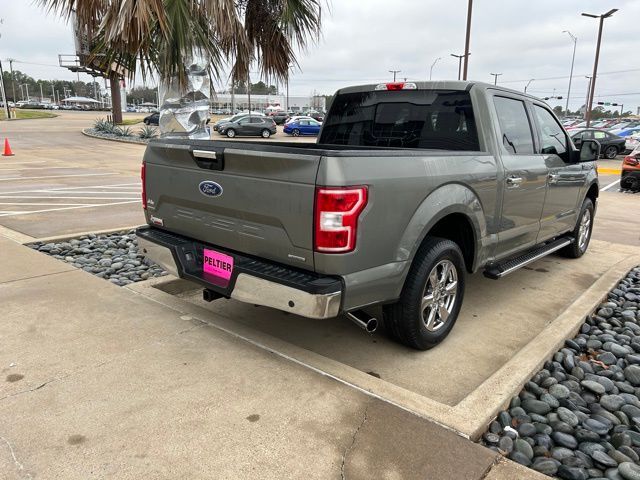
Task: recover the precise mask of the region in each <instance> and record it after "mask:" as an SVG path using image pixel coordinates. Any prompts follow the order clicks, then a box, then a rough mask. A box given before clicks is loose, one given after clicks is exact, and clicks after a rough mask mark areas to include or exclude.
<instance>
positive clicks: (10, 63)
mask: <svg viewBox="0 0 640 480" xmlns="http://www.w3.org/2000/svg"><path fill="white" fill-rule="evenodd" d="M7 60H8V61H9V71H10V72H11V93H12V94H13V103H16V101H17V100H16V83H15V80H14V78H13V62H15V59H13V58H7Z"/></svg>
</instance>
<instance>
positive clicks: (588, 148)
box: [578, 140, 600, 162]
mask: <svg viewBox="0 0 640 480" xmlns="http://www.w3.org/2000/svg"><path fill="white" fill-rule="evenodd" d="M599 157H600V142H598V141H597V140H582V144H581V145H580V157H579V158H578V161H579V162H594V161H596V160H598V158H599Z"/></svg>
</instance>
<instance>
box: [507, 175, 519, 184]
mask: <svg viewBox="0 0 640 480" xmlns="http://www.w3.org/2000/svg"><path fill="white" fill-rule="evenodd" d="M521 183H522V177H515V176H511V177H507V185H512V186H517V185H520V184H521Z"/></svg>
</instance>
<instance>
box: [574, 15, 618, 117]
mask: <svg viewBox="0 0 640 480" xmlns="http://www.w3.org/2000/svg"><path fill="white" fill-rule="evenodd" d="M617 11H618V9H617V8H612V9H611V10H609V11H608V12H607V13H603V14H602V15H593V14H591V13H583V14H582V16H584V17H590V18H599V19H600V24H599V26H598V43H597V44H596V58H595V61H594V62H593V75H592V76H591V90H590V92H589V105H588V107H587V112H586V113H587V118H586V120H587V128H589V125H590V124H591V107H592V106H593V95H594V93H595V90H596V78H597V75H598V60H599V59H600V42H601V41H602V25H603V24H604V19H605V18H609V17H610V16H611V15H613V14H614V13H616V12H617Z"/></svg>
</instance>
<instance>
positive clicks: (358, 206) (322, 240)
mask: <svg viewBox="0 0 640 480" xmlns="http://www.w3.org/2000/svg"><path fill="white" fill-rule="evenodd" d="M366 205H367V187H365V186H357V187H340V188H333V187H317V188H316V204H315V231H314V234H315V235H314V237H315V239H314V247H315V251H316V252H323V253H346V252H351V251H353V250H354V249H355V248H356V235H357V229H358V217H359V216H360V213H362V210H364V207H365V206H366Z"/></svg>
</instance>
